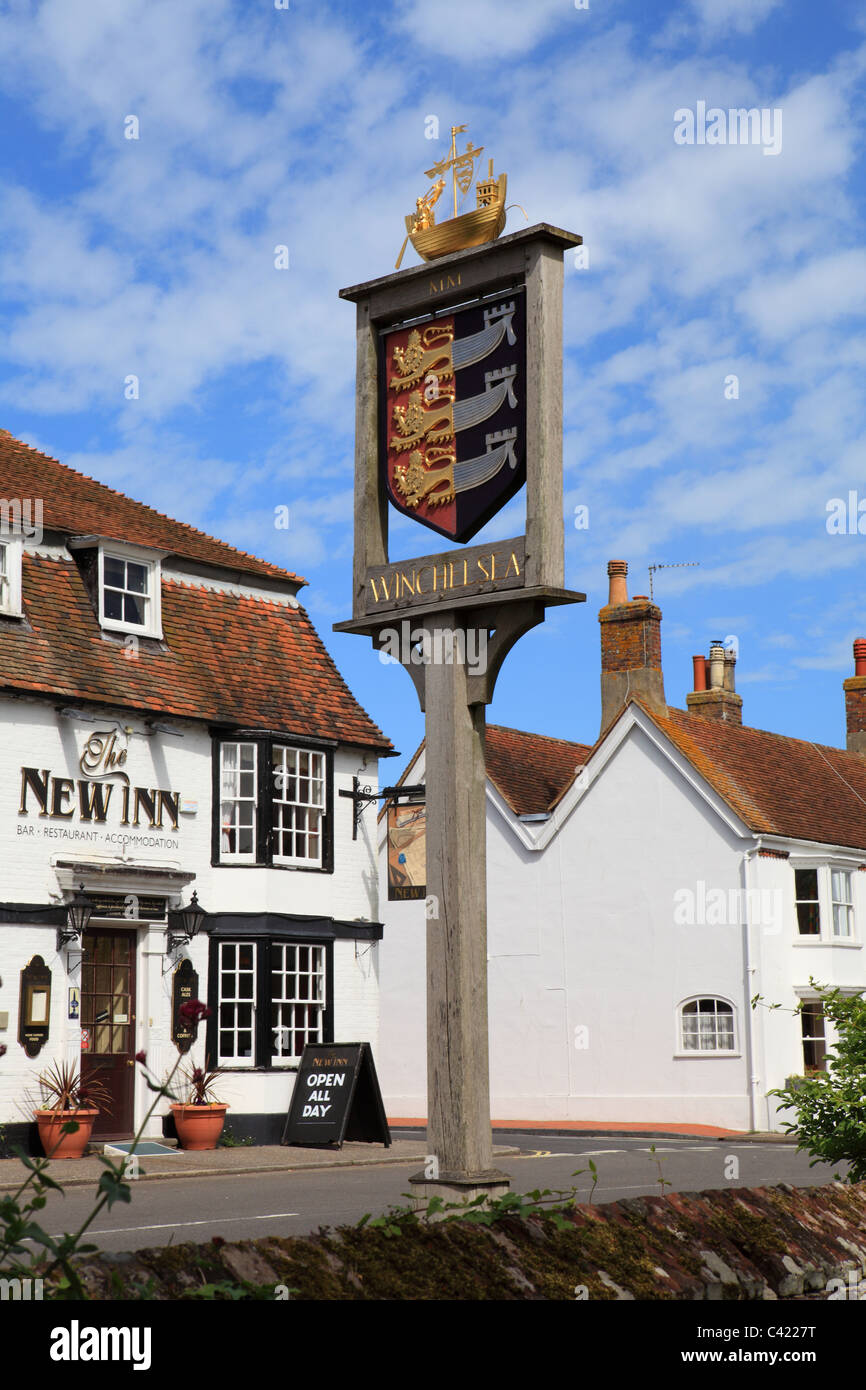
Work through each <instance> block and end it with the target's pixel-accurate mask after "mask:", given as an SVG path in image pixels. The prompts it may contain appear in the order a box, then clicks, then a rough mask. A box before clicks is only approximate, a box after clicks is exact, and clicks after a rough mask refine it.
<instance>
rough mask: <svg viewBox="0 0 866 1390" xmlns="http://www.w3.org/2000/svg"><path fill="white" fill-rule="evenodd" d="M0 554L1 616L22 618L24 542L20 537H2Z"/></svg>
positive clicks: (0, 539) (0, 537) (0, 538)
mask: <svg viewBox="0 0 866 1390" xmlns="http://www.w3.org/2000/svg"><path fill="white" fill-rule="evenodd" d="M0 552H2V555H0V615H2V616H3V617H4V618H20V617H21V616H22V608H21V560H22V555H23V552H24V542H23V541H22V539H21V538H20V536H19V537H16V536H3V535H0Z"/></svg>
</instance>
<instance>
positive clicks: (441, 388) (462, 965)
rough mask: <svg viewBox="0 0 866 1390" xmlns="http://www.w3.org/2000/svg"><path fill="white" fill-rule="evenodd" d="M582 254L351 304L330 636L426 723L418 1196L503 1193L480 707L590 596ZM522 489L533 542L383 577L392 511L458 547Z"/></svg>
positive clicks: (538, 254)
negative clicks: (368, 661)
mask: <svg viewBox="0 0 866 1390" xmlns="http://www.w3.org/2000/svg"><path fill="white" fill-rule="evenodd" d="M580 241H581V238H580V237H578V236H574V235H572V234H571V233H569V232H564V231H560V230H559V229H558V228H555V227H550V226H548V225H547V224H544V223H541V224H538V225H537V226H534V227H529V228H527V229H526V230H525V231H522V232H518V233H516V234H514V235H513V236H506V237H502V238H501V239H500V240H499V241H496V242H493V243H491V244H488V245H485V246H482V247H477V248H474V249H471V250H465V251H459V252H456V253H455V254H452V255H448V256H444V257H442V258H440V259H437V260H436V261H435V262H434V263H432V264H430V265H423V266H418V267H415V268H413V269H410V270H405V271H401V272H400V273H399V274H395V275H388V276H385V277H383V278H382V279H379V280H372V281H370V282H368V283H366V284H363V285H355V286H353V287H351V288H350V289H344V290H341V292H340V293H341V296H342V298H344V299H348V300H351V301H353V302H354V303H355V304H356V306H357V386H356V390H357V397H356V434H355V558H354V589H353V598H352V619H351V621H349V622H344V623H338V624H335V628H336V630H337V631H340V632H356V633H362V634H364V635H367V636H369V637H371V638H372V641H373V645H374V646H376V647H377V648H379V649H380V650H387V651H388V652H389V653H390V654H395V647H396V652H397V659H398V660H399V661H401V663H402V664H403V665H404V666H405V669H406V671H407V673H408V674H409V676H410V677H411V678H412V680H413V682H414V684H415V688H416V691H417V693H418V697H419V700H420V703H421V708H422V710H424V711H425V715H426V753H425V767H426V772H425V780H426V806H427V826H426V830H427V885H426V886H427V916H428V925H427V979H428V988H427V1087H428V1132H427V1133H428V1148H429V1151H430V1155H431V1158H432V1162H430V1161H429V1160H428V1165H427V1170H426V1171H425V1172H423V1173H419V1174H417V1175H416V1176H415V1177H414V1178H413V1179H412V1183H413V1187H414V1188H415V1190H416V1191H417V1192H418V1193H419V1195H425V1194H426V1193H428V1192H431V1193H432V1192H436V1193H438V1194H439V1195H443V1196H447V1195H448V1190H449V1189H450V1191H451V1193H453V1194H454V1195H458V1196H468V1197H471V1196H473V1195H476V1194H477V1193H480V1192H487V1193H496V1192H502V1191H504V1190H506V1189H507V1187H508V1178H507V1176H506V1175H505V1174H504V1173H501V1172H498V1171H497V1170H496V1169H495V1168H494V1166H493V1138H492V1131H491V1124H490V1082H489V1061H488V1023H487V873H486V819H485V818H486V783H487V774H486V765H485V753H484V734H485V706H486V705H488V704H489V703H490V701H491V700H492V698H493V691H494V687H495V684H496V678H497V676H498V674H499V670H500V667H501V666H502V663H503V661H504V660H505V657H506V656H507V654H508V652H509V651H510V650H511V648H512V647H513V646H514V644H515V642H516V641H517V640H518V639H519V638H520V637H521V636H522V635H523V634H524V633H525V632H528V631H529V630H530V629H531V628H533V627H535V626H536V625H537V624H539V623H541V622H543V621H544V615H545V610H546V609H547V608H548V607H550V606H551V605H554V604H564V603H579V602H582V601H583V600H584V599H585V595H584V594H579V593H574V592H571V591H569V590H566V589H565V588H564V587H563V586H564V523H563V513H562V272H563V255H564V252H565V251H566V249H568V248H570V247H574V246H576V245H578V244H579V243H580ZM524 478H525V484H526V533H525V535H524V536H518V537H515V538H514V539H512V540H508V541H496V542H491V543H489V544H488V545H486V546H485V545H476V546H472V547H463V548H462V549H452V550H450V551H446V552H444V553H438V554H436V555H425V556H420V557H418V558H416V559H413V560H401V561H399V562H393V561H390V560H389V558H388V511H389V502H390V503H391V504H393V505H394V506H395V507H397V508H398V509H399V510H400V511H403V512H404V514H406V515H409V516H413V517H414V518H415V519H416V520H418V521H420V522H422V523H423V524H424V525H425V526H427V527H429V528H431V529H432V530H435V531H437V532H438V533H439V534H440V535H445V536H448V537H450V538H451V539H453V540H455V541H458V542H462V541H464V540H468V539H471V537H472V536H473V535H474V534H475V533H476V532H477V531H478V530H479V529H480V528H481V527H482V526H483V525H484V524H485V522H486V521H487V520H489V518H490V517H491V516H492V515H493V514H494V513H495V512H496V511H497V510H498V509H499V508H500V507H501V506H503V505H504V504H505V502H507V501H508V500H509V499H510V498H511V497H512V496H513V495H514V494H515V491H516V490H518V489H519V487H520V486H521V485H522V483H523V480H524ZM395 634H396V637H397V639H398V640H396V641H395ZM419 653H420V659H419ZM470 653H471V659H470ZM383 949H385V950H387V949H388V943H387V939H386V941H385V943H384V948H383ZM443 1189H445V1190H444V1191H443Z"/></svg>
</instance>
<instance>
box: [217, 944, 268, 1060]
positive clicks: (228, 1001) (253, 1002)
mask: <svg viewBox="0 0 866 1390" xmlns="http://www.w3.org/2000/svg"><path fill="white" fill-rule="evenodd" d="M226 947H234V948H235V950H236V951H240V950H242V949H243V948H245V947H249V949H250V951H251V952H252V957H253V963H252V970H251V972H250V971H248V970H247V969H246V968H244V970H243V971H242V970H241V967H240V964H239V963H238V960H237V957H236V958H235V964H234V966H230V967H225V966H224V965H223V951H224V950H225V949H226ZM257 948H258V942H256V941H235V940H231V941H218V942H217V953H218V954H217V1018H216V1034H217V1066H227V1067H254V1066H255V1065H256V1024H257V1018H256V1014H257V1009H258V997H257V994H258V989H257V986H258V965H259V961H258V949H257ZM226 970H227V971H230V972H232V973H233V974H234V975H235V976H239V975H240V974H241V973H243V974H249V973H252V977H253V992H252V997H251V998H248V997H245V996H244V997H242V996H241V995H240V994H239V993H238V990H237V985H236V986H235V992H234V995H233V996H232V997H231V998H224V997H223V973H224V971H226ZM246 1005H249V1006H250V1007H251V1016H250V1026H249V1030H247V1028H246V1026H244V1027H243V1029H241V1028H240V1027H239V1026H238V1023H237V1015H235V1022H234V1023H233V1024H232V1025H231V1026H230V1027H226V1026H225V1025H224V1024H223V1007H224V1006H225V1007H234V1008H235V1009H237V1007H238V1006H246ZM241 1031H243V1032H247V1031H249V1033H250V1055H249V1057H238V1056H237V1055H235V1054H234V1053H227V1052H223V1048H222V1040H223V1033H231V1034H232V1035H233V1036H234V1040H235V1047H237V1035H238V1033H239V1032H241Z"/></svg>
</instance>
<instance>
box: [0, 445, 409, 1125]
mask: <svg viewBox="0 0 866 1390" xmlns="http://www.w3.org/2000/svg"><path fill="white" fill-rule="evenodd" d="M0 476H2V484H3V487H2V490H3V492H4V497H5V500H4V501H3V502H2V503H0V509H3V518H2V520H3V526H2V530H0V834H2V836H3V838H4V843H5V853H4V855H3V857H2V862H0V1045H3V1046H4V1047H5V1049H6V1051H5V1055H3V1056H2V1057H0V1140H2V1141H3V1144H4V1147H5V1149H6V1151H8V1145H9V1144H10V1143H12V1142H14V1141H18V1142H20V1141H21V1140H22V1139H23V1140H24V1141H25V1142H27V1143H29V1144H30V1145H31V1146H33V1145H34V1134H33V1127H32V1125H31V1123H30V1112H31V1109H32V1102H34V1101H37V1100H38V1088H37V1085H36V1079H37V1076H38V1074H39V1073H40V1072H41V1071H42V1070H44V1069H45V1068H46V1067H48V1066H50V1065H51V1063H52V1062H54V1061H55V1060H70V1061H73V1062H79V1061H80V1063H81V1066H82V1072H83V1074H84V1075H85V1076H86V1075H88V1074H90V1073H91V1072H92V1071H93V1070H94V1069H96V1070H98V1072H99V1074H100V1076H101V1078H102V1079H103V1080H104V1081H105V1082H106V1084H108V1087H109V1090H110V1091H111V1092H112V1094H113V1097H114V1104H113V1109H112V1114H111V1116H104V1117H101V1120H100V1122H99V1123H98V1125H97V1129H96V1131H95V1134H96V1135H97V1136H100V1135H101V1136H102V1137H121V1136H128V1135H130V1134H131V1133H132V1132H133V1129H134V1128H135V1127H137V1126H138V1125H139V1124H140V1122H141V1120H142V1118H143V1116H144V1114H145V1112H146V1109H147V1107H148V1106H149V1104H150V1101H151V1099H152V1096H151V1093H150V1092H149V1091H148V1090H147V1087H146V1085H145V1082H144V1078H143V1075H142V1072H141V1068H140V1067H137V1066H136V1065H135V1061H134V1059H135V1054H136V1053H137V1052H139V1051H140V1050H144V1051H146V1054H147V1059H148V1063H149V1066H150V1068H151V1070H152V1071H154V1072H155V1073H156V1074H157V1075H158V1076H163V1075H165V1074H166V1073H167V1071H168V1069H169V1068H170V1067H171V1066H172V1064H173V1062H174V1061H175V1060H176V1058H177V1055H178V1053H177V1048H176V1046H175V1044H174V1042H173V1040H172V1039H173V1033H174V1031H175V1029H176V1028H177V1018H176V1016H175V1011H176V1006H177V1004H178V1003H179V999H180V996H178V999H177V1000H175V999H174V994H173V992H174V989H175V984H176V975H177V970H178V967H179V965H180V964H181V963H182V961H183V960H184V959H185V958H187V957H188V958H189V960H190V962H191V963H192V967H193V968H194V970H195V971H196V972H197V976H198V980H197V987H196V988H195V989H194V990H193V993H195V994H197V996H198V997H199V998H201V999H202V1000H204V1001H205V1002H206V1003H207V1004H208V1006H209V1007H210V1008H211V1010H212V1016H211V1018H210V1019H209V1020H208V1022H207V1023H204V1024H202V1025H200V1027H199V1030H198V1037H197V1039H196V1040H195V1042H194V1044H193V1046H192V1051H191V1052H190V1054H189V1060H190V1061H191V1062H192V1063H194V1064H202V1063H203V1062H204V1061H205V1060H207V1061H208V1062H209V1063H211V1064H213V1065H216V1064H219V1065H220V1066H222V1067H224V1068H225V1069H226V1070H225V1074H224V1076H223V1077H222V1078H221V1080H220V1083H219V1092H220V1099H224V1100H226V1101H228V1102H229V1103H230V1106H231V1110H230V1112H229V1124H230V1127H231V1129H232V1131H233V1132H234V1134H235V1135H236V1136H237V1137H242V1136H245V1135H250V1136H252V1137H253V1138H254V1139H255V1140H256V1141H258V1142H266V1141H270V1142H274V1141H275V1140H278V1139H279V1137H280V1133H281V1129H282V1123H283V1120H284V1118H285V1114H286V1111H287V1108H288V1104H289V1100H290V1097H291V1092H292V1089H293V1084H294V1077H295V1073H296V1070H297V1064H298V1060H299V1056H300V1052H301V1050H302V1048H303V1045H304V1043H305V1042H308V1041H309V1042H315V1041H329V1040H333V1039H336V1040H342V1039H346V1040H351V1041H355V1040H363V1041H369V1042H371V1043H372V1045H373V1047H374V1051H375V1049H376V1046H377V1028H378V982H377V950H378V940H379V938H380V937H381V931H382V929H381V925H380V924H379V922H378V921H377V912H378V902H377V883H376V872H375V849H374V845H373V836H374V829H373V827H374V813H373V811H372V810H371V809H369V806H367V809H366V811H365V810H364V809H363V807H362V806H361V805H360V804H358V803H356V801H355V800H353V799H352V796H351V795H349V796H341V795H340V793H341V792H346V793H350V794H351V793H352V792H353V788H354V787H355V786H356V783H355V779H358V781H359V782H360V783H362V784H363V785H365V786H370V787H371V788H372V789H373V790H374V791H375V789H376V787H377V760H378V757H379V756H383V755H385V756H387V755H388V754H389V753H390V751H391V750H390V745H389V743H388V741H387V740H386V739H385V738H384V736H383V735H382V734H381V732H380V731H379V730H378V729H377V728H376V726H375V725H374V724H373V723H372V721H371V720H370V719H369V718H368V716H367V715H366V714H365V712H364V711H363V710H362V709H361V708H360V706H359V705H358V704H357V702H356V701H355V700H354V698H353V696H352V695H351V693H350V692H349V690H348V689H347V687H346V686H345V685H344V683H343V681H342V679H341V678H340V676H339V673H338V672H337V670H336V668H335V667H334V665H333V663H332V661H331V659H330V657H329V656H328V654H327V652H326V651H325V649H324V647H323V646H322V644H321V642H320V640H319V638H318V636H317V634H316V633H315V631H314V629H313V627H312V625H311V623H310V621H309V618H308V617H307V615H306V613H305V611H304V609H303V608H302V607H301V606H300V605H299V602H298V598H297V593H298V590H299V589H300V587H301V586H302V584H303V583H304V581H303V580H302V579H300V578H299V577H298V576H296V575H293V574H290V573H289V572H287V571H284V570H281V569H280V568H279V567H277V566H275V565H272V564H269V563H267V562H265V561H261V560H257V559H255V558H254V557H252V556H249V555H246V554H244V553H243V552H240V551H237V550H235V549H233V548H232V547H231V546H228V545H226V544H224V543H223V542H220V541H216V540H213V539H211V538H210V537H208V536H205V535H203V534H202V533H201V532H198V531H195V530H193V529H192V528H190V527H188V526H185V525H183V524H181V523H178V522H174V521H170V520H169V519H168V518H166V517H163V516H161V515H160V514H158V513H156V512H154V511H152V510H151V509H149V508H148V507H145V506H143V505H142V504H139V503H136V502H133V501H131V500H130V499H128V498H126V497H123V496H122V495H121V494H119V493H116V492H113V491H112V490H111V489H109V488H106V487H103V486H102V485H101V484H98V483H95V482H93V481H92V480H91V479H89V478H85V477H83V476H82V475H80V474H77V473H74V472H73V471H72V470H70V469H67V468H64V467H63V465H61V464H59V463H57V462H56V461H55V460H53V459H48V458H46V457H45V456H44V455H42V454H39V453H37V452H36V451H35V450H32V449H29V448H28V447H27V446H26V445H24V444H21V443H19V442H18V441H15V440H13V439H12V438H11V436H9V435H7V434H0ZM13 494H14V499H15V501H14V504H13V499H12V495H13ZM22 499H23V505H19V504H21V503H22ZM356 804H358V805H359V812H360V815H359V825H358V827H357V833H355V826H354V819H355V817H354V812H355V806H356ZM79 885H83V888H84V892H85V894H86V895H87V897H88V899H89V906H90V907H91V909H92V916H91V917H90V921H89V924H88V925H87V927H86V929H85V931H84V935H83V937H81V938H72V939H68V931H67V928H68V908H69V904H70V902H71V901H72V900H73V899H74V896H75V894H76V893H77V892H78V890H79ZM193 891H195V893H196V894H197V897H198V900H199V902H200V904H201V907H202V908H203V909H205V912H206V917H205V919H204V924H203V926H202V929H201V931H200V932H199V934H198V935H197V936H195V937H194V938H193V939H192V940H191V941H190V942H189V943H188V944H187V945H183V944H180V945H178V944H177V942H176V941H175V942H173V943H170V942H169V930H170V929H171V930H172V931H173V933H174V935H175V936H177V934H178V922H177V920H176V919H172V920H169V918H168V915H167V914H168V913H169V911H171V910H172V908H173V907H178V906H180V905H184V906H185V905H187V904H188V903H189V902H190V898H191V894H192V893H193ZM63 936H66V937H67V939H66V940H62V939H61V938H62V937H63ZM34 958H39V959H40V960H41V962H42V966H41V967H40V965H39V961H38V960H37V961H35V968H37V969H41V968H47V970H48V971H49V972H50V982H49V983H48V984H47V991H48V998H49V999H50V1008H49V1007H48V1006H47V1005H46V1002H45V990H44V989H43V988H42V986H41V985H40V987H39V988H36V989H29V988H28V986H29V985H30V984H32V979H31V976H30V975H28V974H25V973H22V972H25V971H26V969H27V967H28V966H32V965H34ZM185 969H188V967H185ZM45 978H46V980H47V979H48V977H47V976H46V977H45ZM173 1004H174V1011H173ZM165 1113H167V1107H166V1105H165V1103H164V1102H161V1104H160V1106H159V1108H158V1111H157V1114H156V1115H155V1116H154V1118H153V1120H152V1122H151V1124H150V1126H149V1130H148V1132H149V1133H150V1134H152V1135H159V1134H161V1133H162V1132H163V1123H162V1116H163V1114H165ZM37 1151H38V1149H37Z"/></svg>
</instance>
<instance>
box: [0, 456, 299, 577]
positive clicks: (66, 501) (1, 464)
mask: <svg viewBox="0 0 866 1390" xmlns="http://www.w3.org/2000/svg"><path fill="white" fill-rule="evenodd" d="M0 496H2V497H4V498H7V499H9V498H14V497H17V498H20V499H22V501H23V500H24V499H25V498H29V499H30V500H31V503H33V502H35V501H36V500H37V499H39V500H41V502H42V518H43V522H42V524H43V527H44V529H45V530H46V531H60V532H62V533H63V534H64V535H70V536H83V535H94V536H108V537H110V538H111V539H113V540H122V541H127V542H129V543H130V544H131V545H142V546H150V547H152V548H153V549H155V550H166V551H168V552H169V554H171V555H178V556H183V557H184V558H186V559H189V560H199V561H201V562H202V563H204V564H208V565H217V566H219V567H221V568H223V569H230V570H238V571H241V572H242V573H244V574H250V575H260V576H268V577H270V578H273V579H282V580H286V579H290V580H292V581H294V583H295V584H296V585H302V584H304V583H306V580H304V579H301V578H300V576H299V575H296V574H292V572H291V571H290V570H284V569H281V568H280V566H279V565H272V564H270V563H269V561H267V560H259V559H257V558H256V557H255V556H254V555H247V554H246V552H245V551H243V550H236V549H235V548H234V546H232V545H227V544H226V542H225V541H218V540H214V539H213V537H212V536H208V535H205V533H204V531H197V530H196V529H195V528H194V527H193V526H187V525H186V524H185V523H184V522H182V521H172V520H171V518H170V517H167V516H163V515H162V513H161V512H157V511H154V510H153V508H152V507H147V506H145V504H144V503H143V502H134V501H133V500H132V498H131V497H126V496H124V494H123V493H122V492H115V491H114V489H113V488H110V487H106V486H105V484H104V483H98V482H96V481H95V480H94V479H93V478H88V477H87V476H86V475H85V474H84V473H76V471H75V469H74V468H67V467H66V465H65V464H63V463H58V461H57V459H53V458H49V457H48V455H47V454H40V453H39V452H38V450H36V449H31V448H30V446H29V445H28V444H23V443H22V442H21V440H19V439H14V438H13V437H12V435H11V434H9V433H8V432H7V431H6V430H0ZM25 515H26V513H25Z"/></svg>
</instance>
